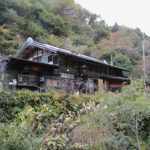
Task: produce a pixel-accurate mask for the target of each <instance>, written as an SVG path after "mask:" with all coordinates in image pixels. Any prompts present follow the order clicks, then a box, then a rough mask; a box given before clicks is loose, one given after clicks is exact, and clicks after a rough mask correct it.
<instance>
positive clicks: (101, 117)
mask: <svg viewBox="0 0 150 150" xmlns="http://www.w3.org/2000/svg"><path fill="white" fill-rule="evenodd" d="M149 99H150V95H149V93H147V92H146V91H145V88H144V85H143V82H132V83H131V85H129V86H126V87H124V88H123V89H122V91H121V92H120V93H111V92H110V93H106V94H104V95H93V96H92V95H81V96H80V97H79V96H77V95H72V96H71V95H67V94H64V93H57V92H52V93H49V94H46V93H44V94H43V93H31V92H28V91H27V92H22V91H18V92H13V93H12V92H1V93H0V118H1V122H0V149H2V150H6V149H7V150H12V149H14V150H28V149H37V147H38V149H43V150H44V149H47V150H48V149H54V150H55V149H81V150H83V149H102V150H105V149H106V150H109V149H110V150H120V149H123V150H149V147H150V107H149V106H150V100H149Z"/></svg>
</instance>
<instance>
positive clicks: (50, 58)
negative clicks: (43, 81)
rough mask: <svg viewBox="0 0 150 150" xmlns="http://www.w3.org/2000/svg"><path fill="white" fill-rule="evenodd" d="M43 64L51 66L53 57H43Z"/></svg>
mask: <svg viewBox="0 0 150 150" xmlns="http://www.w3.org/2000/svg"><path fill="white" fill-rule="evenodd" d="M43 62H44V63H48V64H53V55H48V56H44V57H43Z"/></svg>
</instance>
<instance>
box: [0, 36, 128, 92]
mask: <svg viewBox="0 0 150 150" xmlns="http://www.w3.org/2000/svg"><path fill="white" fill-rule="evenodd" d="M0 69H1V82H0V83H1V84H0V86H1V88H3V89H4V90H13V91H14V90H26V89H28V90H32V91H40V92H48V91H50V90H53V89H54V90H57V91H65V92H68V93H93V92H95V91H99V92H103V91H108V90H116V89H118V88H121V86H122V83H123V82H129V81H130V79H129V78H128V77H125V76H124V75H123V71H128V70H126V69H124V68H121V67H118V66H113V65H110V64H106V63H104V62H103V61H101V60H98V59H96V58H93V57H89V56H86V55H83V54H80V53H76V52H72V51H69V50H66V49H62V48H58V47H54V46H51V45H48V44H43V43H39V42H36V41H34V40H33V39H32V38H28V39H27V41H26V43H25V44H24V45H23V47H22V48H21V49H20V50H19V51H18V53H17V54H16V55H15V56H14V57H3V58H1V59H0Z"/></svg>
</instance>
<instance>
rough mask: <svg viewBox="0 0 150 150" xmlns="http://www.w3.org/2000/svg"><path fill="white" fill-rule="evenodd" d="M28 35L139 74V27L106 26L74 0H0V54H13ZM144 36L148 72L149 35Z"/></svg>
mask: <svg viewBox="0 0 150 150" xmlns="http://www.w3.org/2000/svg"><path fill="white" fill-rule="evenodd" d="M27 37H32V38H33V39H34V40H37V41H40V42H44V43H48V44H51V45H54V46H58V47H62V48H66V49H69V50H73V51H76V52H80V53H84V54H86V55H90V56H93V57H96V58H99V59H105V60H106V61H107V62H108V63H113V64H114V65H118V66H121V67H125V68H126V69H129V70H130V71H131V73H130V75H129V76H131V77H135V78H140V77H142V74H143V73H142V72H143V70H142V39H143V33H142V32H141V31H140V29H138V28H137V29H132V28H128V27H125V26H119V25H118V24H117V23H115V24H114V26H108V25H107V23H106V22H105V21H104V20H102V19H101V16H100V15H97V14H93V13H91V12H89V11H88V10H85V9H83V8H82V7H81V6H80V5H78V4H76V3H75V2H74V0H0V55H1V56H4V55H14V54H15V53H16V52H17V51H18V49H19V48H20V47H21V46H22V44H23V43H24V42H25V41H26V39H27ZM145 37H146V42H145V47H146V62H147V63H146V64H147V65H146V70H147V75H148V76H149V70H150V68H149V64H148V60H149V57H150V55H149V53H150V37H149V36H147V35H146V34H145ZM111 58H112V59H111ZM112 60H113V62H112Z"/></svg>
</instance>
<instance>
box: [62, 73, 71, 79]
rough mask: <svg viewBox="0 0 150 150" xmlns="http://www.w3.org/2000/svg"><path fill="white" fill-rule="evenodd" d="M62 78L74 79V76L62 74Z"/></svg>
mask: <svg viewBox="0 0 150 150" xmlns="http://www.w3.org/2000/svg"><path fill="white" fill-rule="evenodd" d="M61 77H62V78H68V79H74V75H73V74H70V73H61Z"/></svg>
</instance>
